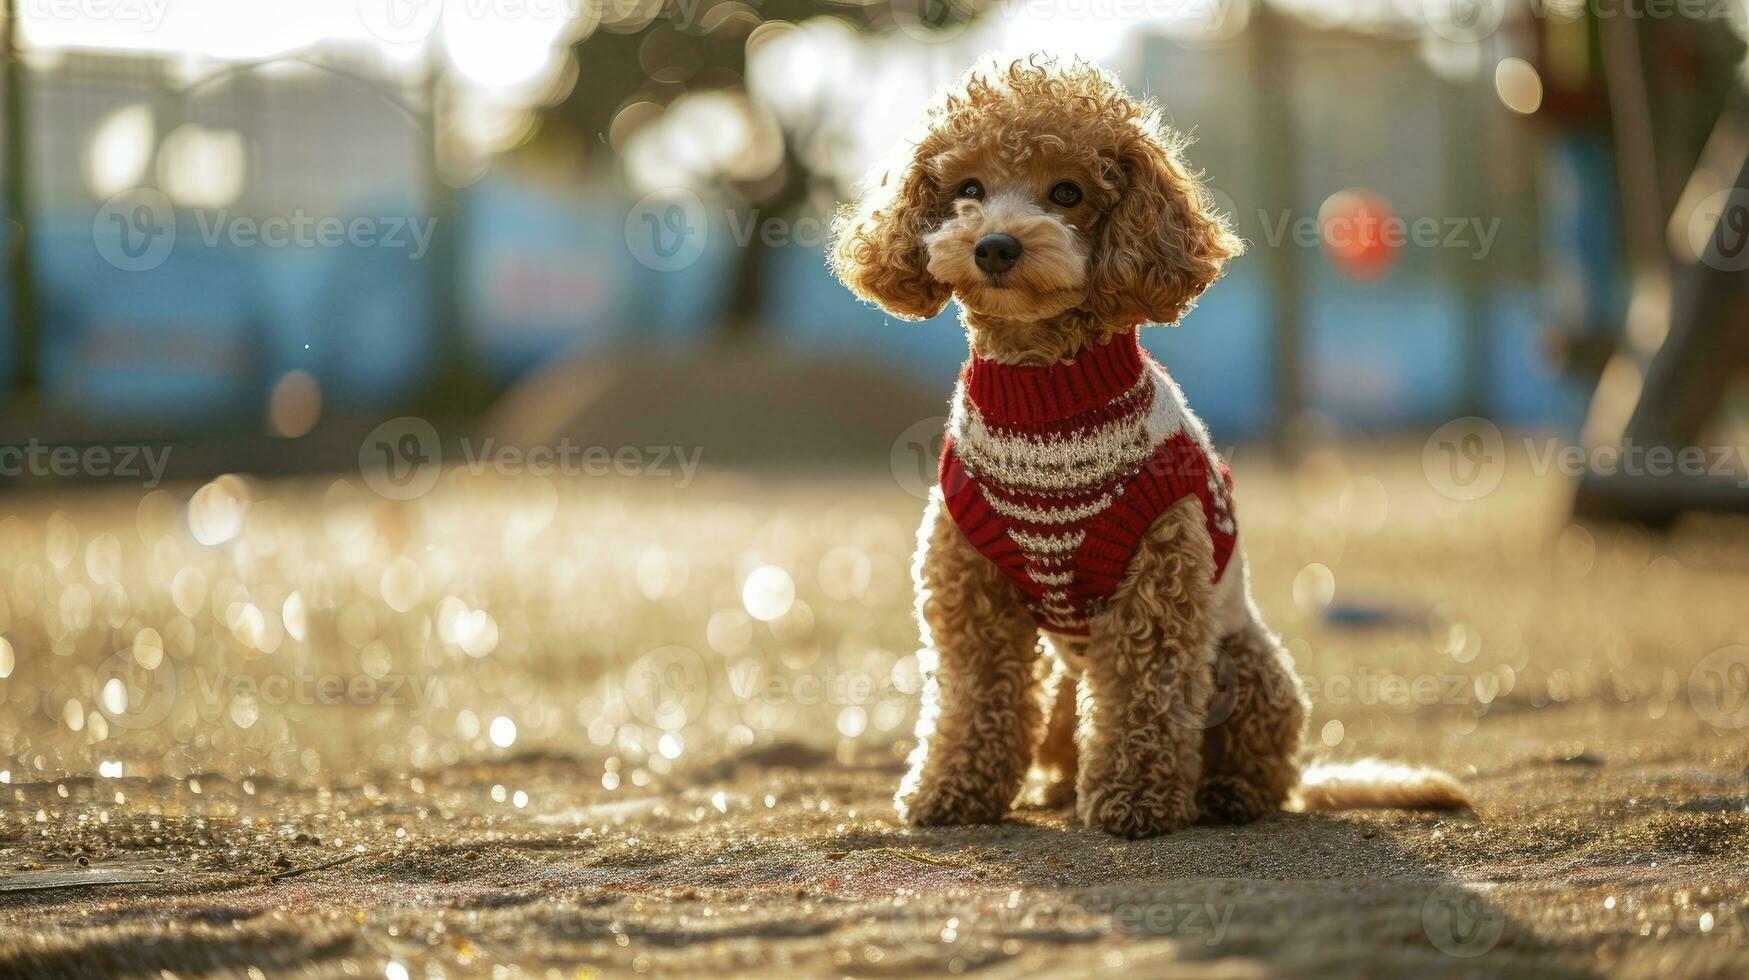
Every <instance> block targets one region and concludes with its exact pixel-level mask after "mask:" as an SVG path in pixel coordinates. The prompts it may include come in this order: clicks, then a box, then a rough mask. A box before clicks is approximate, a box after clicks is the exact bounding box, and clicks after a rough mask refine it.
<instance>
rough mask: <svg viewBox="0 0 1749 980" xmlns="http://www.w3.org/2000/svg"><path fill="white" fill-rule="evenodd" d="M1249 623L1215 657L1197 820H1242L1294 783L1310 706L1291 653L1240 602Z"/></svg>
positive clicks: (1269, 806) (1273, 806) (1267, 808)
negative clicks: (1213, 694) (1212, 691)
mask: <svg viewBox="0 0 1749 980" xmlns="http://www.w3.org/2000/svg"><path fill="white" fill-rule="evenodd" d="M1246 607H1247V609H1246V612H1247V614H1248V622H1246V623H1245V625H1244V626H1241V627H1240V628H1239V629H1238V630H1236V631H1235V632H1233V633H1231V634H1229V635H1228V636H1226V637H1224V638H1223V639H1222V640H1221V643H1220V647H1219V649H1218V650H1217V651H1216V654H1215V665H1214V680H1215V686H1216V690H1217V694H1216V697H1215V703H1214V706H1213V707H1211V709H1210V712H1209V718H1208V729H1207V731H1205V732H1204V733H1203V740H1202V756H1203V778H1202V785H1201V786H1200V787H1199V788H1198V789H1197V794H1196V799H1197V804H1198V806H1199V807H1200V808H1201V810H1202V818H1203V819H1204V820H1206V821H1210V822H1215V823H1246V822H1249V821H1252V820H1256V819H1258V818H1259V817H1262V816H1264V815H1265V814H1268V813H1272V812H1274V811H1275V810H1278V809H1280V808H1281V805H1282V803H1283V802H1285V801H1286V800H1287V797H1288V793H1289V792H1290V791H1292V790H1293V788H1294V785H1295V784H1296V783H1298V782H1299V778H1300V773H1299V759H1298V756H1299V752H1300V739H1301V738H1302V737H1303V735H1304V734H1305V728H1306V715H1307V714H1308V713H1309V711H1310V709H1311V705H1310V703H1309V702H1308V701H1307V700H1306V695H1305V692H1304V691H1303V690H1301V688H1300V682H1299V678H1298V677H1296V676H1295V675H1294V664H1293V658H1292V657H1291V656H1289V655H1288V652H1287V651H1286V650H1285V649H1283V648H1282V646H1281V642H1280V641H1279V640H1278V639H1277V638H1276V637H1275V635H1274V634H1272V633H1270V632H1269V630H1268V629H1267V628H1266V627H1264V625H1263V620H1262V617H1261V616H1259V615H1257V611H1256V609H1255V607H1253V606H1252V605H1251V603H1250V601H1249V599H1247V601H1246Z"/></svg>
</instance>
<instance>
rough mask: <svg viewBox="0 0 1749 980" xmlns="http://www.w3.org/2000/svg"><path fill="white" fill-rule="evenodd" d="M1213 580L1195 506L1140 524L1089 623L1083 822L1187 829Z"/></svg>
mask: <svg viewBox="0 0 1749 980" xmlns="http://www.w3.org/2000/svg"><path fill="white" fill-rule="evenodd" d="M1213 578H1214V559H1213V548H1212V546H1211V545H1210V543H1209V535H1208V529H1207V526H1206V525H1205V523H1204V521H1203V514H1202V509H1201V504H1200V503H1199V502H1198V501H1197V500H1195V499H1192V498H1186V499H1185V500H1182V501H1180V502H1179V503H1177V504H1175V505H1173V507H1172V509H1171V510H1169V511H1167V512H1166V513H1165V514H1163V515H1161V516H1160V517H1159V518H1158V519H1157V520H1155V522H1154V525H1153V526H1152V527H1151V528H1149V529H1148V533H1147V535H1146V536H1145V537H1144V538H1143V539H1142V542H1141V545H1140V547H1139V548H1138V549H1137V551H1136V555H1135V557H1134V558H1133V559H1131V561H1130V569H1129V575H1128V577H1127V578H1126V579H1125V580H1124V583H1123V584H1122V585H1121V586H1120V587H1119V588H1118V590H1117V593H1116V594H1115V595H1114V596H1112V599H1111V602H1110V604H1109V605H1108V606H1107V607H1106V608H1105V609H1104V610H1102V611H1101V612H1100V614H1099V615H1098V616H1096V617H1094V620H1093V622H1092V624H1091V628H1092V637H1091V641H1090V643H1089V644H1088V650H1087V669H1086V672H1085V673H1084V674H1083V675H1082V681H1081V684H1082V687H1081V697H1082V704H1081V710H1080V712H1079V715H1080V718H1081V727H1080V729H1079V730H1078V732H1077V738H1076V740H1077V742H1078V743H1079V746H1080V755H1081V771H1080V774H1079V777H1078V779H1077V783H1076V790H1077V793H1076V796H1077V799H1076V812H1077V813H1078V814H1079V815H1080V817H1081V820H1082V822H1084V823H1086V824H1088V825H1089V826H1093V827H1098V828H1100V829H1102V830H1105V831H1107V832H1109V833H1112V834H1116V835H1118V836H1120V837H1129V838H1139V837H1153V836H1156V835H1159V834H1166V833H1171V832H1172V831H1174V830H1178V829H1180V828H1182V827H1185V826H1187V825H1189V824H1191V823H1193V822H1195V820H1196V818H1197V804H1196V791H1197V783H1198V782H1199V780H1200V779H1201V776H1202V740H1203V727H1204V724H1203V723H1204V720H1205V719H1206V718H1207V715H1208V704H1209V697H1210V694H1211V693H1212V689H1213V677H1212V675H1211V673H1210V665H1211V663H1212V662H1213V655H1214V653H1213V648H1212V646H1211V643H1212V640H1211V637H1210V636H1209V633H1210V631H1211V625H1210V615H1209V612H1210V610H1209V596H1210V593H1211V583H1212V582H1213Z"/></svg>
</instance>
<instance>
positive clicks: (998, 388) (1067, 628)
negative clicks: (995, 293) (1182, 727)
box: [941, 330, 1238, 635]
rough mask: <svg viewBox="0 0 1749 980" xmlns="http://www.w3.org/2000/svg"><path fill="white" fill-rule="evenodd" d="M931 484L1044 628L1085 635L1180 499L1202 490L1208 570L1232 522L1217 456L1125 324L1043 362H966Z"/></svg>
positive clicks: (1224, 551) (1228, 553) (1221, 564)
mask: <svg viewBox="0 0 1749 980" xmlns="http://www.w3.org/2000/svg"><path fill="white" fill-rule="evenodd" d="M941 489H942V495H943V497H944V500H945V502H946V505H947V511H948V513H949V514H950V515H951V516H952V517H953V519H954V522H955V523H956V524H958V525H959V527H960V530H961V531H963V532H965V535H966V537H967V539H969V540H970V541H971V542H972V544H973V545H974V546H976V547H977V549H978V550H979V551H980V552H982V553H983V554H984V556H985V557H987V558H989V559H990V560H991V561H992V562H994V563H995V564H996V566H997V567H998V568H1000V569H1001V570H1002V571H1003V573H1005V574H1006V575H1007V576H1008V578H1009V579H1010V580H1011V581H1012V582H1013V583H1014V585H1015V587H1016V588H1018V589H1019V590H1020V593H1021V595H1022V596H1023V597H1024V598H1025V601H1026V605H1027V608H1028V609H1029V610H1031V612H1032V616H1033V618H1034V619H1035V620H1036V621H1037V622H1038V624H1039V627H1040V628H1041V629H1044V630H1047V631H1050V632H1052V633H1065V634H1071V635H1085V634H1086V633H1087V624H1088V620H1089V619H1090V618H1091V617H1092V616H1093V615H1094V613H1096V612H1097V611H1098V609H1099V607H1100V606H1101V605H1102V604H1103V603H1104V602H1105V601H1106V600H1108V599H1110V598H1111V596H1112V594H1113V593H1114V592H1116V591H1117V587H1118V583H1120V582H1121V581H1122V580H1123V577H1124V574H1125V572H1126V571H1127V569H1128V567H1129V562H1130V559H1131V558H1132V557H1133V556H1134V555H1135V553H1136V549H1137V547H1138V545H1139V543H1140V542H1141V539H1142V536H1143V535H1144V534H1146V533H1147V530H1148V528H1149V527H1150V526H1151V525H1152V524H1153V522H1154V519H1155V518H1157V517H1159V516H1160V515H1161V514H1163V513H1165V511H1166V510H1167V509H1168V508H1170V507H1171V506H1172V505H1173V504H1174V503H1176V502H1177V501H1179V500H1182V499H1183V498H1185V497H1187V496H1195V497H1196V498H1197V499H1198V500H1200V501H1201V502H1202V508H1203V514H1204V515H1205V517H1206V519H1207V521H1208V530H1209V537H1210V538H1211V539H1212V540H1213V542H1214V561H1215V578H1216V580H1217V581H1218V580H1219V579H1220V577H1221V574H1222V573H1223V572H1225V570H1226V567H1227V561H1228V559H1229V558H1231V557H1232V554H1233V548H1234V542H1235V538H1236V536H1237V533H1238V532H1237V528H1236V527H1235V525H1234V522H1233V509H1232V497H1231V493H1232V477H1231V475H1230V474H1229V473H1228V470H1227V467H1226V464H1224V463H1222V462H1221V460H1220V457H1219V456H1218V455H1216V453H1215V451H1214V449H1213V447H1212V445H1211V444H1210V442H1209V437H1208V432H1207V430H1205V429H1204V428H1203V425H1202V422H1201V421H1200V420H1199V419H1197V417H1196V416H1195V415H1193V414H1191V412H1190V409H1189V408H1188V407H1187V406H1186V405H1185V403H1184V396H1183V395H1182V394H1181V393H1180V392H1179V390H1178V385H1177V384H1175V383H1174V382H1173V381H1172V379H1171V378H1170V377H1168V376H1167V374H1166V369H1165V368H1164V367H1162V366H1161V365H1160V363H1159V362H1158V361H1155V360H1154V359H1153V358H1152V357H1150V356H1148V355H1147V354H1146V353H1145V352H1144V351H1142V349H1141V347H1140V345H1139V344H1138V343H1137V341H1136V332H1135V331H1134V330H1130V331H1128V332H1126V333H1124V334H1122V335H1120V336H1118V337H1116V338H1113V339H1112V340H1111V341H1110V342H1109V343H1107V344H1105V345H1104V346H1102V347H1097V348H1093V349H1090V350H1086V351H1082V352H1081V353H1080V354H1079V355H1077V356H1076V357H1075V358H1074V359H1073V360H1071V361H1068V362H1066V363H1063V364H1056V365H1052V366H1050V367H1015V366H1011V365H1004V364H998V363H996V362H994V361H990V360H986V359H984V358H980V357H973V358H972V359H970V360H969V361H967V362H966V365H965V367H964V368H962V369H961V371H960V381H959V388H958V390H957V391H956V392H955V395H954V403H953V414H952V416H951V417H950V418H949V420H948V430H947V439H946V443H945V445H944V447H943V450H942V454H941Z"/></svg>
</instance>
